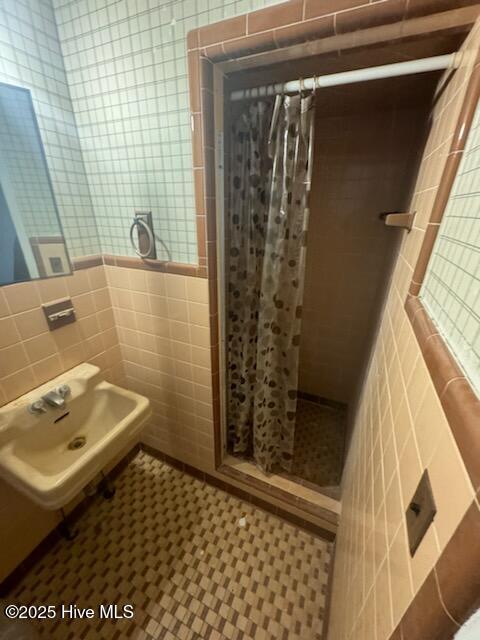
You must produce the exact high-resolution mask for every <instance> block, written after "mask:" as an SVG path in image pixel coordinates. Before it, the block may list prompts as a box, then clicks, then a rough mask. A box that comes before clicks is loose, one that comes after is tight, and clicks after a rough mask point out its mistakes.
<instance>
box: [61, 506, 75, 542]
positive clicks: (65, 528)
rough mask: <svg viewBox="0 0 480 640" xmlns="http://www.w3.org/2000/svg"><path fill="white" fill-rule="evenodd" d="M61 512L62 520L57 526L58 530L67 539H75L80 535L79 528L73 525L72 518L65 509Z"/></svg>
mask: <svg viewBox="0 0 480 640" xmlns="http://www.w3.org/2000/svg"><path fill="white" fill-rule="evenodd" d="M60 513H61V515H62V521H61V522H60V524H59V525H58V526H57V531H58V532H59V534H60V535H61V536H62V538H65V540H75V538H76V537H77V535H78V530H77V529H75V528H74V527H73V526H72V519H71V518H70V517H69V516H68V515H67V514H66V513H65V511H64V510H63V509H60Z"/></svg>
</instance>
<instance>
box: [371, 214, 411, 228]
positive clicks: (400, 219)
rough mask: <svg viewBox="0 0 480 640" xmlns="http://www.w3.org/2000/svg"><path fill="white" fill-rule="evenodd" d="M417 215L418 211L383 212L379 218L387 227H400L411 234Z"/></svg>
mask: <svg viewBox="0 0 480 640" xmlns="http://www.w3.org/2000/svg"><path fill="white" fill-rule="evenodd" d="M416 213H417V212H416V211H406V212H402V211H382V213H380V214H379V216H378V217H379V218H380V220H383V221H384V222H385V224H386V225H387V227H399V228H400V229H406V230H407V231H408V232H410V231H411V230H412V227H413V220H414V218H415V214H416Z"/></svg>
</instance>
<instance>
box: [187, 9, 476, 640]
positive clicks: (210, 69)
mask: <svg viewBox="0 0 480 640" xmlns="http://www.w3.org/2000/svg"><path fill="white" fill-rule="evenodd" d="M433 4H434V3H431V2H430V1H429V0H416V1H415V3H412V2H410V1H409V0H384V1H383V2H370V3H365V2H364V1H363V0H322V2H319V1H318V0H290V1H289V2H285V3H283V4H280V5H276V6H272V7H268V8H266V9H262V10H260V11H254V12H251V13H249V14H247V15H243V16H240V17H235V18H230V19H227V20H224V21H222V22H219V23H216V24H212V25H208V26H205V27H202V28H200V29H195V30H194V31H191V32H190V33H189V34H188V36H187V45H188V75H189V91H190V110H191V123H192V148H193V165H194V169H193V171H194V184H195V206H196V213H197V216H196V221H197V236H198V255H199V267H200V269H202V270H203V269H205V268H206V272H207V278H208V287H209V301H210V332H211V369H212V400H213V420H214V449H215V467H216V468H217V469H218V470H219V471H221V472H222V473H224V474H228V475H230V476H231V477H233V478H235V479H236V480H238V481H240V482H242V483H244V484H250V485H251V486H253V487H255V488H256V489H260V490H262V491H264V492H265V493H270V494H271V495H272V496H274V497H276V498H280V499H282V500H286V501H287V502H290V505H291V506H297V507H298V506H299V505H298V504H297V503H296V502H295V501H294V500H292V497H291V496H290V494H288V493H287V492H285V491H281V490H280V489H276V488H275V487H272V486H271V485H269V484H268V483H266V482H262V481H260V480H258V479H255V478H249V477H247V476H246V475H245V474H242V473H239V472H236V471H234V470H233V469H232V468H227V467H226V466H225V465H223V466H222V445H221V442H222V437H221V428H222V427H221V401H220V375H219V371H220V348H219V335H220V334H219V313H218V311H219V310H218V285H217V233H216V224H217V223H216V202H215V193H216V191H215V180H216V167H215V139H214V138H215V124H214V66H215V65H219V67H220V69H222V67H223V68H227V67H228V68H229V70H233V69H234V68H235V69H236V70H241V69H242V68H252V67H255V66H259V65H268V64H272V63H274V62H277V63H278V62H280V61H282V59H283V60H285V59H290V60H291V59H293V58H300V57H307V56H311V55H318V54H320V53H328V52H330V53H331V52H337V53H338V52H339V51H341V50H342V51H343V50H350V51H351V52H355V51H359V50H362V51H365V49H366V48H367V47H369V46H373V45H378V44H381V43H392V42H395V41H402V40H404V39H406V38H410V39H416V38H421V37H422V36H428V35H430V34H432V33H440V32H448V31H450V30H451V29H457V30H462V29H463V30H464V31H467V30H468V29H469V28H470V27H471V26H472V25H473V23H474V22H475V20H476V18H477V17H478V14H479V7H478V4H477V3H475V2H471V3H468V2H467V3H466V4H467V6H464V7H462V8H457V7H458V2H456V1H455V0H447V1H446V2H442V11H441V13H434V11H435V8H434V7H433V8H432V5H433ZM448 5H449V6H448ZM479 77H480V69H479V67H478V66H477V67H476V69H475V73H474V74H473V77H472V82H471V86H470V88H469V90H468V92H467V94H468V95H467V99H466V100H465V104H464V106H463V109H462V118H461V120H462V122H463V123H464V124H465V123H466V124H467V125H468V124H469V123H470V122H471V119H472V115H473V111H474V108H475V105H476V101H477V99H478V95H479V88H480V80H479ZM460 126H461V125H459V129H458V130H457V134H456V136H455V138H454V141H453V142H452V149H451V153H450V155H449V158H448V161H447V166H446V169H445V175H444V178H443V179H442V186H441V188H440V189H439V191H438V194H437V199H436V202H435V207H434V210H433V214H432V220H431V224H430V225H429V227H428V229H427V233H426V235H425V240H424V243H423V246H422V250H421V252H420V257H419V259H418V263H417V266H416V268H415V274H414V278H413V281H412V285H411V288H410V292H409V295H408V298H407V301H406V303H405V308H406V310H407V313H408V317H409V318H410V320H411V322H412V325H413V329H414V332H415V335H416V336H417V339H418V341H419V345H420V348H421V349H422V353H423V355H424V357H425V361H426V364H427V366H428V368H429V371H430V374H431V376H432V379H433V382H434V384H435V387H436V389H437V392H438V393H439V396H440V399H441V402H442V406H443V408H444V410H445V413H446V416H447V419H448V421H449V423H450V426H451V429H452V432H453V434H454V437H455V439H456V441H457V444H458V445H459V449H460V452H461V454H462V457H463V460H464V463H465V466H466V468H467V471H468V473H469V474H470V477H471V479H472V482H473V483H474V487H476V488H477V489H478V488H479V487H480V436H479V435H478V433H477V432H476V431H477V429H478V424H479V422H480V402H479V401H478V399H477V398H476V396H475V395H473V397H472V393H473V391H472V389H471V388H470V389H469V388H468V386H469V385H468V381H466V379H465V378H464V376H463V374H462V373H461V372H459V370H458V365H456V363H455V362H454V360H453V358H452V356H451V355H450V352H449V351H448V349H447V347H446V345H445V343H444V342H443V340H442V339H441V338H440V336H439V335H438V332H437V331H436V330H435V328H434V327H433V324H432V322H431V320H430V319H429V318H428V316H427V314H426V312H425V310H424V308H423V306H422V305H421V303H420V301H419V300H418V293H419V290H420V286H421V282H422V280H423V276H424V274H425V269H426V265H427V263H428V260H429V258H430V255H431V251H432V248H433V243H434V240H435V237H436V231H435V228H434V227H435V225H436V228H437V229H438V223H439V221H440V219H441V215H442V214H443V210H444V208H445V205H446V202H447V200H448V196H449V193H450V188H451V186H452V183H453V179H454V177H455V174H456V170H457V168H458V163H459V160H460V156H461V151H462V150H463V146H462V143H464V141H465V139H466V134H465V133H464V135H463V137H462V136H461V135H460ZM202 275H203V274H202ZM455 367H456V368H455ZM460 377H461V380H458V381H457V379H458V378H460ZM475 422H476V425H477V428H475ZM280 494H282V495H280ZM312 515H319V514H316V513H312ZM479 532H480V512H479V509H478V506H477V505H476V503H475V502H474V503H473V504H472V506H471V508H470V509H469V510H468V511H467V513H466V514H465V516H464V518H463V520H462V522H461V524H460V525H459V527H458V529H457V531H456V532H455V533H454V535H453V537H452V539H451V540H450V542H449V543H448V544H447V546H446V548H445V549H444V551H443V553H442V554H441V556H440V558H439V559H438V560H437V564H436V566H435V567H434V568H433V569H432V571H431V572H430V574H429V575H428V577H427V579H426V581H425V582H424V584H423V585H422V587H421V588H420V590H419V591H418V592H417V594H416V595H415V597H414V599H413V601H412V603H411V604H410V606H409V608H408V609H407V611H406V612H405V614H404V616H403V618H402V620H401V621H400V622H399V624H398V626H397V628H396V629H395V630H394V631H393V633H392V635H391V640H406V637H408V640H425V638H430V637H432V638H433V637H435V638H436V639H437V640H449V639H450V638H451V632H452V628H454V630H455V629H456V628H457V627H456V626H455V625H454V624H453V619H455V620H457V622H459V623H463V622H464V620H465V619H466V617H467V616H468V614H469V612H470V611H471V609H472V607H473V606H474V605H475V604H477V601H476V598H477V594H476V593H475V592H474V590H473V587H474V585H475V568H476V567H478V565H479V564H480V545H479V543H478V538H479V537H480V536H479ZM449 568H450V569H452V568H454V569H452V570H450V571H448V569H449ZM474 600H475V602H474ZM452 625H453V627H452ZM406 633H407V634H408V636H406V635H405V634H406Z"/></svg>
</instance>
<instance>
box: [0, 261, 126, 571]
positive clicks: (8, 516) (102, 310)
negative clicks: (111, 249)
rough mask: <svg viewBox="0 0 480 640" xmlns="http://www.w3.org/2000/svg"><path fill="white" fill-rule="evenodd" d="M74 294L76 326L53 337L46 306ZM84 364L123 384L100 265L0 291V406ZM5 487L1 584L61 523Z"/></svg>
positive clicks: (0, 500)
mask: <svg viewBox="0 0 480 640" xmlns="http://www.w3.org/2000/svg"><path fill="white" fill-rule="evenodd" d="M67 295H68V296H70V297H71V299H72V302H73V304H74V307H75V310H76V317H77V322H74V323H72V324H69V325H66V326H64V327H62V328H61V329H57V330H55V331H52V332H51V331H49V330H48V327H47V322H46V319H45V316H44V314H43V311H42V309H41V304H42V303H45V302H48V301H51V300H56V299H58V298H62V297H65V296H67ZM81 362H91V363H92V364H95V365H97V366H99V367H100V369H101V370H102V371H103V372H104V375H105V376H106V378H107V379H109V380H111V381H112V382H117V381H119V382H120V381H122V360H121V353H120V346H119V343H118V338H117V330H116V328H115V319H114V314H113V310H112V306H111V302H110V294H109V291H108V287H107V280H106V277H105V271H104V267H103V266H98V267H93V268H91V269H84V270H81V271H76V272H75V274H74V275H73V276H66V277H59V278H53V279H48V280H40V281H37V282H27V283H22V284H12V285H8V286H6V287H1V288H0V406H1V405H3V404H5V403H6V402H8V401H10V400H13V399H14V398H17V397H18V396H19V395H22V394H23V393H26V392H27V391H30V390H31V389H33V388H35V387H37V386H39V385H41V384H43V383H45V382H47V381H48V380H50V379H51V378H53V377H55V376H57V375H59V374H61V373H62V372H63V371H66V370H68V369H70V368H72V367H74V366H76V365H77V364H80V363H81ZM58 518H59V516H58V512H52V511H45V510H43V509H40V508H39V507H37V506H36V505H35V504H34V503H33V502H31V501H30V500H28V499H27V498H24V497H23V496H22V495H21V494H19V493H18V492H17V491H15V490H14V489H12V488H10V486H9V485H7V484H6V483H5V482H3V480H2V481H0V521H1V523H2V528H1V544H0V582H1V581H2V580H3V578H4V577H5V576H6V575H7V574H8V573H9V572H10V571H11V570H12V569H13V568H15V566H16V565H17V564H18V563H19V562H21V561H22V560H23V559H24V558H25V557H26V556H27V555H28V554H29V553H30V552H31V551H32V550H33V549H34V548H35V546H36V545H37V544H39V542H41V540H42V539H43V538H44V537H45V535H47V534H48V533H49V531H50V530H51V529H52V528H53V527H54V526H55V525H56V524H57V523H58Z"/></svg>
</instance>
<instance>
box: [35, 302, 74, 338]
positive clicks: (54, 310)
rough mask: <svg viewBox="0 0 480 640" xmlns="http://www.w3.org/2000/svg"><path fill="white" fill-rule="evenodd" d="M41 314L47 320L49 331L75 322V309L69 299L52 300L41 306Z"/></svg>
mask: <svg viewBox="0 0 480 640" xmlns="http://www.w3.org/2000/svg"><path fill="white" fill-rule="evenodd" d="M42 309H43V313H44V314H45V317H46V319H47V324H48V328H49V329H50V331H53V330H54V329H59V328H60V327H63V326H65V325H66V324H70V323H71V322H75V320H76V317H75V309H74V307H73V303H72V301H71V300H70V298H64V299H62V300H54V301H53V302H48V303H47V304H42Z"/></svg>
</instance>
